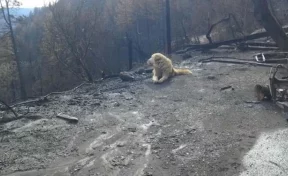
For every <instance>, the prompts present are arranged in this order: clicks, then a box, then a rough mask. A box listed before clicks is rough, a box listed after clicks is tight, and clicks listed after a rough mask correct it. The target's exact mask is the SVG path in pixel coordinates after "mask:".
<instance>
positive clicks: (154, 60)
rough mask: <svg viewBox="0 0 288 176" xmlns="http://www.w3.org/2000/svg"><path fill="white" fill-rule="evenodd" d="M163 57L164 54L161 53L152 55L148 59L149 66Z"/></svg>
mask: <svg viewBox="0 0 288 176" xmlns="http://www.w3.org/2000/svg"><path fill="white" fill-rule="evenodd" d="M161 58H163V55H162V54H160V53H155V54H153V55H152V56H151V58H150V59H148V60H147V65H149V66H153V65H155V63H156V62H157V61H158V60H160V59H161Z"/></svg>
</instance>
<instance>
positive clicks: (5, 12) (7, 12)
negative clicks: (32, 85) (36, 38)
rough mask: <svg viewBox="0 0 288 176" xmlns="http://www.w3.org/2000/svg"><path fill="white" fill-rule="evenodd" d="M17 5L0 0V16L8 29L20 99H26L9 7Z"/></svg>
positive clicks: (9, 0) (16, 3) (16, 2)
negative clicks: (0, 15) (0, 14)
mask: <svg viewBox="0 0 288 176" xmlns="http://www.w3.org/2000/svg"><path fill="white" fill-rule="evenodd" d="M19 5H20V2H18V1H17V0H0V6H1V12H2V16H3V18H4V20H5V23H6V25H7V27H8V31H9V33H10V38H11V41H12V48H13V53H14V57H15V61H16V64H17V70H18V76H19V81H20V91H21V98H22V99H26V98H27V93H26V89H25V81H24V76H23V71H22V67H21V63H20V56H19V52H18V48H17V43H16V39H15V34H14V29H13V23H12V17H13V16H12V15H11V14H10V9H11V7H17V6H19Z"/></svg>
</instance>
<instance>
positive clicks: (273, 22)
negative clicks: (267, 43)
mask: <svg viewBox="0 0 288 176" xmlns="http://www.w3.org/2000/svg"><path fill="white" fill-rule="evenodd" d="M252 1H253V3H254V16H255V18H256V19H257V21H259V23H260V24H261V25H263V27H264V28H265V30H266V31H267V33H268V34H269V35H270V36H271V37H272V39H273V40H274V41H275V42H276V43H277V45H278V46H279V48H280V49H282V50H288V37H287V36H286V34H285V31H284V30H283V29H282V28H281V26H280V23H279V22H278V21H277V19H276V18H275V16H274V15H273V14H272V12H271V10H270V9H269V4H268V2H267V0H252Z"/></svg>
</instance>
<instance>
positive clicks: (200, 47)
mask: <svg viewBox="0 0 288 176" xmlns="http://www.w3.org/2000/svg"><path fill="white" fill-rule="evenodd" d="M283 29H284V30H285V32H287V31H288V27H285V28H283ZM267 36H269V34H268V33H267V32H260V33H256V34H251V35H248V36H244V37H241V38H237V39H232V40H226V41H221V42H215V43H209V44H201V45H187V46H184V47H186V48H185V49H183V50H179V51H177V52H176V53H177V54H183V53H186V52H188V51H190V50H209V49H213V48H218V47H219V46H222V45H230V44H233V43H239V42H244V41H248V40H254V39H259V38H263V37H267Z"/></svg>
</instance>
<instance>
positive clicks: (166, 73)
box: [147, 53, 192, 83]
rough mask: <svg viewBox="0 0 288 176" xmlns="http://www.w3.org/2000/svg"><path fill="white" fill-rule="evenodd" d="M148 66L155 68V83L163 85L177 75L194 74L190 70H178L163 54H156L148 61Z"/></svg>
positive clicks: (153, 78)
mask: <svg viewBox="0 0 288 176" xmlns="http://www.w3.org/2000/svg"><path fill="white" fill-rule="evenodd" d="M147 64H148V65H149V66H152V67H153V77H152V80H153V82H154V83H162V82H164V81H166V80H167V79H168V78H170V77H173V76H176V75H187V74H192V72H191V71H190V70H188V69H182V68H180V69H176V68H174V67H173V65H172V61H171V60H170V59H169V58H167V57H166V56H164V55H163V54H161V53H155V54H153V55H152V56H151V58H150V59H148V61H147Z"/></svg>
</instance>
